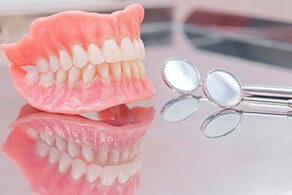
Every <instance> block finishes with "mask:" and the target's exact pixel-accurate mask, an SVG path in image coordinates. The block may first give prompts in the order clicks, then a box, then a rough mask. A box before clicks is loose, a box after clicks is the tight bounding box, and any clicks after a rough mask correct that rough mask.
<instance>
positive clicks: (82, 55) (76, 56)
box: [72, 45, 88, 68]
mask: <svg viewBox="0 0 292 195" xmlns="http://www.w3.org/2000/svg"><path fill="white" fill-rule="evenodd" d="M72 54H73V64H74V65H75V66H77V67H78V68H83V67H84V66H86V64H87V62H88V55H87V52H86V51H85V50H84V49H83V48H82V47H81V46H80V45H74V46H73V47H72Z"/></svg>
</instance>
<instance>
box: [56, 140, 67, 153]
mask: <svg viewBox="0 0 292 195" xmlns="http://www.w3.org/2000/svg"><path fill="white" fill-rule="evenodd" d="M56 146H57V148H58V150H60V151H62V152H64V151H66V150H67V144H66V141H65V139H64V138H63V137H57V138H56Z"/></svg>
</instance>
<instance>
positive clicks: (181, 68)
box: [162, 58, 200, 93]
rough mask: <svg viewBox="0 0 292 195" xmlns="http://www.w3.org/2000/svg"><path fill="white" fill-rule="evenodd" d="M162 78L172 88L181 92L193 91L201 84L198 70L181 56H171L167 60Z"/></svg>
mask: <svg viewBox="0 0 292 195" xmlns="http://www.w3.org/2000/svg"><path fill="white" fill-rule="evenodd" d="M162 78H163V80H164V81H165V83H166V84H167V85H168V86H169V87H170V88H172V89H174V90H175V91H177V92H179V93H191V92H193V91H195V90H196V89H197V88H198V87H199V85H200V74H199V72H198V70H197V69H196V68H195V67H194V66H193V65H191V64H190V63H189V62H187V61H185V60H184V59H181V58H171V59H169V60H167V61H166V62H165V64H164V66H163V68H162Z"/></svg>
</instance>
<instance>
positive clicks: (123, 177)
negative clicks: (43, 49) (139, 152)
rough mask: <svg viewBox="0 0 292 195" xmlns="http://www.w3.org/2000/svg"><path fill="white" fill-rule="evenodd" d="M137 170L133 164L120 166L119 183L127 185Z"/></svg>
mask: <svg viewBox="0 0 292 195" xmlns="http://www.w3.org/2000/svg"><path fill="white" fill-rule="evenodd" d="M134 170H135V164H134V163H133V162H130V163H126V164H123V165H121V166H120V174H119V183H126V182H127V181H128V179H129V178H130V176H131V175H132V174H133V172H134Z"/></svg>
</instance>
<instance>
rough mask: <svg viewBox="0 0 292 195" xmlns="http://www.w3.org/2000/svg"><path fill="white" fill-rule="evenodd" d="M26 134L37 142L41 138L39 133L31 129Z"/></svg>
mask: <svg viewBox="0 0 292 195" xmlns="http://www.w3.org/2000/svg"><path fill="white" fill-rule="evenodd" d="M26 133H27V135H28V136H29V137H30V138H32V139H34V140H36V139H38V138H39V133H38V132H37V131H35V130H33V129H31V128H29V129H28V130H27V131H26Z"/></svg>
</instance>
